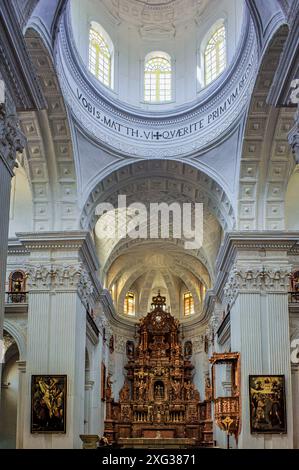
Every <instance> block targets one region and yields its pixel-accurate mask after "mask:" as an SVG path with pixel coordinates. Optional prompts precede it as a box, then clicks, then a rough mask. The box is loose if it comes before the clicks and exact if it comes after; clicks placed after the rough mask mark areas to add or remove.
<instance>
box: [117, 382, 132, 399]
mask: <svg viewBox="0 0 299 470" xmlns="http://www.w3.org/2000/svg"><path fill="white" fill-rule="evenodd" d="M119 398H120V400H122V401H128V400H129V399H130V387H129V384H128V382H125V383H124V385H123V387H122V389H121V391H120V392H119Z"/></svg>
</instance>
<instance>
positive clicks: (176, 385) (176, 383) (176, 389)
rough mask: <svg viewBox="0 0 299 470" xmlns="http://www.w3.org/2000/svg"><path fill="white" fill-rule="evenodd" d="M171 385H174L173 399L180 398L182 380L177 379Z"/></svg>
mask: <svg viewBox="0 0 299 470" xmlns="http://www.w3.org/2000/svg"><path fill="white" fill-rule="evenodd" d="M171 386H172V394H173V399H174V400H177V399H178V398H179V395H180V391H181V385H180V382H179V381H177V380H174V381H173V382H172V385H171Z"/></svg>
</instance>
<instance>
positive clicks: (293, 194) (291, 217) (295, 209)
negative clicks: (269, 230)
mask: <svg viewBox="0 0 299 470" xmlns="http://www.w3.org/2000/svg"><path fill="white" fill-rule="evenodd" d="M298 188H299V165H297V167H296V169H295V171H294V172H293V174H292V176H291V178H290V180H289V184H288V189H287V192H286V198H285V218H286V228H287V229H289V230H298V229H299V204H298Z"/></svg>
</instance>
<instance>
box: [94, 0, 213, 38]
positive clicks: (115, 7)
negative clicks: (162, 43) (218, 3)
mask: <svg viewBox="0 0 299 470" xmlns="http://www.w3.org/2000/svg"><path fill="white" fill-rule="evenodd" d="M101 3H103V4H104V5H105V7H106V8H107V10H108V11H109V12H110V14H112V15H113V16H114V17H115V18H117V19H118V20H119V21H125V22H126V23H128V24H132V25H136V26H139V27H143V28H149V29H150V28H152V29H160V30H161V31H163V30H164V31H168V30H171V29H172V28H173V27H174V25H177V24H179V23H186V22H188V21H191V20H192V21H194V20H198V19H199V18H200V16H201V15H202V14H203V12H204V11H205V9H206V7H207V6H208V5H209V4H210V3H211V1H210V0H102V1H101Z"/></svg>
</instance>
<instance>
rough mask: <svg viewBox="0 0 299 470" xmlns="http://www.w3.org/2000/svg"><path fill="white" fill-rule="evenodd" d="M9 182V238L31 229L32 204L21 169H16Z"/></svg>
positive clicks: (27, 183)
mask: <svg viewBox="0 0 299 470" xmlns="http://www.w3.org/2000/svg"><path fill="white" fill-rule="evenodd" d="M14 173H15V176H14V178H13V179H12V181H11V196H10V213H9V237H15V236H16V232H27V231H28V232H30V231H31V230H32V229H33V204H32V194H31V189H30V185H29V182H28V179H27V176H26V173H25V170H24V169H23V168H22V167H19V168H16V169H15V171H14Z"/></svg>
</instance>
